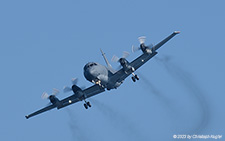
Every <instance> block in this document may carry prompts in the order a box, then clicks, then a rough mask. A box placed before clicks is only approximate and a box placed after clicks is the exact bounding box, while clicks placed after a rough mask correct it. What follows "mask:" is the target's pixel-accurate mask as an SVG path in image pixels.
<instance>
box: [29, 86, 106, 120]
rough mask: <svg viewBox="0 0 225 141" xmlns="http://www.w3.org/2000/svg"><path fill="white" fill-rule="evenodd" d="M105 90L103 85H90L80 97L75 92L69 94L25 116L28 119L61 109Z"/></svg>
mask: <svg viewBox="0 0 225 141" xmlns="http://www.w3.org/2000/svg"><path fill="white" fill-rule="evenodd" d="M104 91H105V89H104V88H102V87H101V86H99V85H93V86H91V87H89V88H87V89H84V90H83V91H82V92H83V96H82V97H78V96H77V95H76V94H73V95H71V96H69V97H67V98H65V99H63V100H60V101H58V103H57V104H52V105H49V106H47V107H45V108H43V109H40V110H38V111H36V112H34V113H32V114H30V115H27V116H25V117H26V118H27V119H28V118H30V117H33V116H35V115H38V114H41V113H43V112H46V111H49V110H51V109H53V108H57V109H61V108H64V107H66V106H69V105H71V104H73V103H76V102H78V101H82V100H84V99H85V98H89V97H91V96H94V95H97V94H99V93H101V92H104Z"/></svg>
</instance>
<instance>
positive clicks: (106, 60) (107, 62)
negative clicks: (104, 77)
mask: <svg viewBox="0 0 225 141" xmlns="http://www.w3.org/2000/svg"><path fill="white" fill-rule="evenodd" d="M100 51H101V53H102V56H103V58H104V60H105V63H106V64H107V66H108V67H109V68H112V66H111V65H110V64H109V61H108V59H107V58H106V56H105V53H104V52H103V51H102V49H100Z"/></svg>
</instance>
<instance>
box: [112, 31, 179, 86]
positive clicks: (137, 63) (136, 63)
mask: <svg viewBox="0 0 225 141" xmlns="http://www.w3.org/2000/svg"><path fill="white" fill-rule="evenodd" d="M179 33H180V32H179V31H175V32H173V33H172V34H171V35H169V36H168V37H166V38H165V39H164V40H162V41H161V42H159V43H158V44H156V45H155V46H153V47H152V50H153V52H152V53H151V54H148V53H143V54H142V55H141V56H139V57H138V58H136V59H135V60H133V61H132V62H131V63H130V64H129V65H130V66H131V67H133V68H134V69H135V70H137V69H138V68H139V67H141V66H142V65H143V64H145V63H146V62H147V61H148V60H149V59H151V58H152V57H154V56H155V55H156V54H157V52H156V50H157V49H159V48H160V47H161V46H162V45H164V44H165V43H166V42H168V41H169V40H170V39H172V38H173V37H174V36H175V35H177V34H179ZM131 73H132V71H128V72H126V73H125V72H124V70H123V69H120V70H119V71H117V72H116V73H115V74H114V75H113V76H112V78H111V79H112V81H116V82H122V81H123V80H124V79H125V78H126V77H128V76H129V75H130V74H131Z"/></svg>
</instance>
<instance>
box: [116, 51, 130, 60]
mask: <svg viewBox="0 0 225 141" xmlns="http://www.w3.org/2000/svg"><path fill="white" fill-rule="evenodd" d="M129 55H130V53H129V52H127V51H124V52H123V55H122V57H121V58H127V57H128V56H129ZM119 60H120V58H119V57H118V56H116V55H113V57H112V62H119Z"/></svg>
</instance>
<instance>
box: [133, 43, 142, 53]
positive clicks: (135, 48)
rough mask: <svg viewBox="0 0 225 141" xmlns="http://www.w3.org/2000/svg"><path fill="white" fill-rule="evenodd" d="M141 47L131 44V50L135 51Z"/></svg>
mask: <svg viewBox="0 0 225 141" xmlns="http://www.w3.org/2000/svg"><path fill="white" fill-rule="evenodd" d="M140 49H141V48H140V47H135V46H134V45H132V52H133V53H134V52H136V51H138V50H140Z"/></svg>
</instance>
